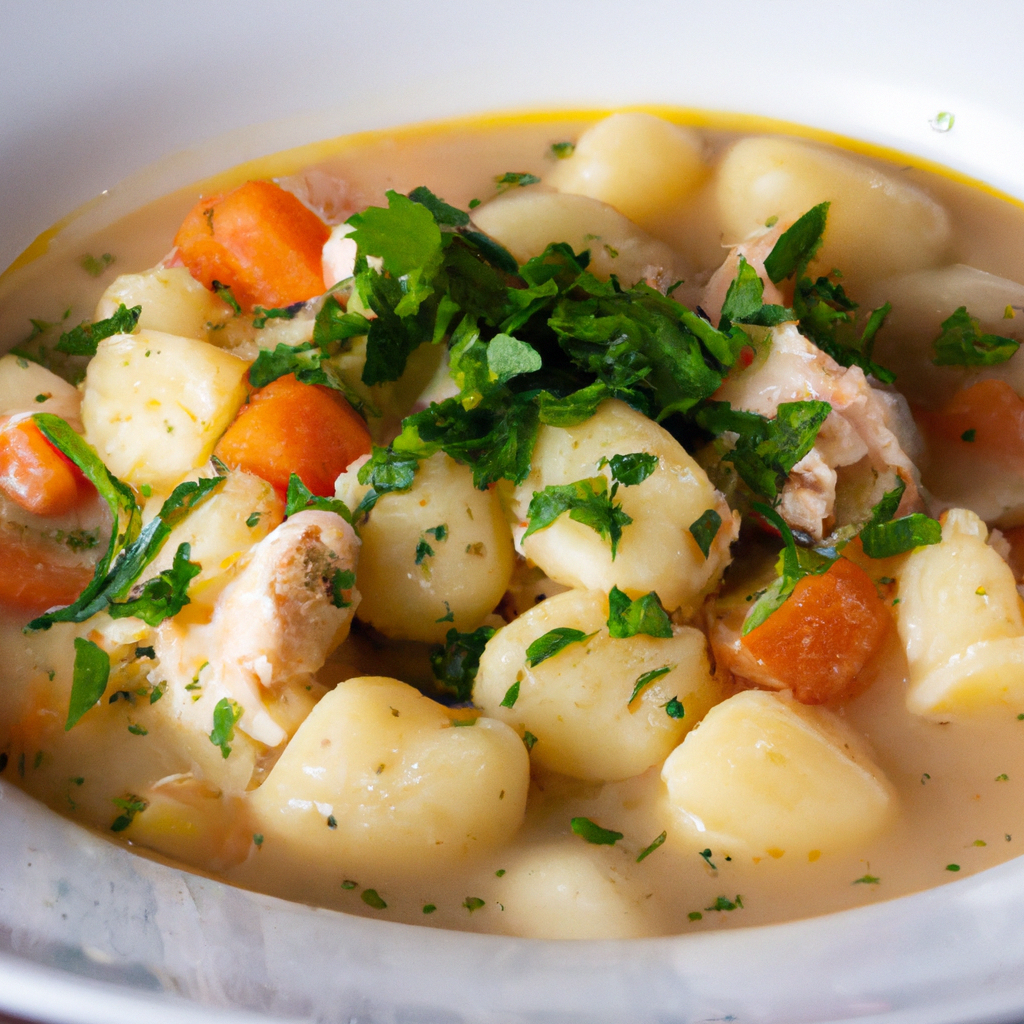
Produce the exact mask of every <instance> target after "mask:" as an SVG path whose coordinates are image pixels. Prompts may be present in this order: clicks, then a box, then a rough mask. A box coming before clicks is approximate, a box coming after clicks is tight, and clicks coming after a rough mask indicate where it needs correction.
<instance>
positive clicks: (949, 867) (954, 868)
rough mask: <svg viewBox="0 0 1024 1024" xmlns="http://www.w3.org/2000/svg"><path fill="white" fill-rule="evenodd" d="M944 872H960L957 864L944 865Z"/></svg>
mask: <svg viewBox="0 0 1024 1024" xmlns="http://www.w3.org/2000/svg"><path fill="white" fill-rule="evenodd" d="M946 870H947V871H959V870H960V865H959V864H947V865H946Z"/></svg>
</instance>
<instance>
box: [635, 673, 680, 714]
mask: <svg viewBox="0 0 1024 1024" xmlns="http://www.w3.org/2000/svg"><path fill="white" fill-rule="evenodd" d="M674 668H675V665H665V666H663V667H662V668H656V669H652V670H651V671H650V672H645V673H644V674H643V675H642V676H640V677H639V678H638V679H637V681H636V685H635V686H634V687H633V692H632V693H631V694H630V696H629V700H627V701H626V705H627V707H628V706H629V705H630V704H632V703H633V701H635V700H636V699H637V697H639V696H640V692H641V691H642V690H643V688H644V687H645V686H647V685H648V684H649V683H653V682H654V680H655V679H660V678H661V677H662V676H667V675H668V674H669V672H671V671H672V669H674Z"/></svg>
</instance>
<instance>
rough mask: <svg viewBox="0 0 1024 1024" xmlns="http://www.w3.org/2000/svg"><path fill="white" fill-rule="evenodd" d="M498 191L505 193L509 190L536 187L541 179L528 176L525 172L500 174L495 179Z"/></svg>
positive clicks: (535, 176)
mask: <svg viewBox="0 0 1024 1024" xmlns="http://www.w3.org/2000/svg"><path fill="white" fill-rule="evenodd" d="M494 181H495V183H496V184H497V186H498V190H499V191H501V192H503V191H505V189H509V188H524V187H525V186H526V185H536V184H537V182H539V181H540V178H538V177H537V175H536V174H528V173H527V172H525V171H506V172H505V173H504V174H499V175H498V176H497V177H496V178H495V179H494Z"/></svg>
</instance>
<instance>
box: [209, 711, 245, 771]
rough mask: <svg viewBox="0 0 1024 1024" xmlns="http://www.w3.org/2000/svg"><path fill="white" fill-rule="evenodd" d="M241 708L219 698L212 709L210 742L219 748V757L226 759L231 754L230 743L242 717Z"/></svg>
mask: <svg viewBox="0 0 1024 1024" xmlns="http://www.w3.org/2000/svg"><path fill="white" fill-rule="evenodd" d="M242 711H243V709H242V707H241V706H240V705H239V704H238V703H237V702H236V701H233V700H230V699H229V698H227V697H221V699H220V700H219V701H217V706H216V707H215V708H214V709H213V731H212V732H211V733H210V742H211V743H212V744H213V745H214V746H215V747H220V753H221V757H224V758H227V756H228V755H229V754H230V753H231V746H230V743H231V741H232V740H233V739H234V738H235V726H236V725H237V724H238V720H239V719H240V718H241V717H242Z"/></svg>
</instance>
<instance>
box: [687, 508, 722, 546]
mask: <svg viewBox="0 0 1024 1024" xmlns="http://www.w3.org/2000/svg"><path fill="white" fill-rule="evenodd" d="M721 526H722V517H721V516H720V515H719V514H718V513H717V512H716V511H715V510H714V509H713V508H709V509H708V510H707V511H706V512H702V513H701V515H700V517H699V518H698V519H696V520H695V521H694V522H692V523H691V524H690V535H691V536H692V537H693V539H694V540H695V541H696V542H697V547H699V548H700V551H701V554H702V555H703V556H704V558H705V559H706V558H707V557H708V554H709V552H710V551H711V545H712V544H713V543H714V540H715V537H717V536H718V531H719V529H720V528H721Z"/></svg>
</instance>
